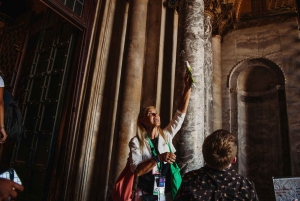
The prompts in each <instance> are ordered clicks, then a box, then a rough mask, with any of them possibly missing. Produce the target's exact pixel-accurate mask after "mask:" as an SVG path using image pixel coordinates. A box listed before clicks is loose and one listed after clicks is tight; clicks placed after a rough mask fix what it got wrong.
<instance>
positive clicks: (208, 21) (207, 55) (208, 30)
mask: <svg viewBox="0 0 300 201" xmlns="http://www.w3.org/2000/svg"><path fill="white" fill-rule="evenodd" d="M211 34H212V15H210V14H208V13H205V16H204V49H205V51H204V89H205V91H204V93H205V96H204V100H205V104H204V107H205V109H204V111H205V121H204V136H205V137H206V136H208V135H209V134H210V133H211V131H212V118H213V105H212V104H213V97H212V96H213V95H212V83H213V65H212V42H211V41H212V37H211Z"/></svg>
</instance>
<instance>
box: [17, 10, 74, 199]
mask: <svg viewBox="0 0 300 201" xmlns="http://www.w3.org/2000/svg"><path fill="white" fill-rule="evenodd" d="M77 34H78V29H77V28H75V27H74V26H73V25H72V24H70V23H68V22H67V21H65V20H64V19H63V18H61V17H60V16H58V15H57V14H56V13H54V12H53V11H50V10H48V11H47V12H46V13H45V15H44V18H43V23H42V26H41V28H40V30H39V31H38V32H37V34H35V35H33V36H32V37H38V38H31V39H32V40H36V48H35V52H34V54H33V55H32V58H33V59H32V63H31V67H30V72H29V77H28V79H27V81H26V83H27V84H26V89H25V93H24V96H23V98H22V99H23V105H22V112H23V116H24V126H25V127H26V129H27V131H26V135H27V137H26V138H25V139H24V140H22V141H21V142H20V143H18V144H17V145H16V147H15V151H14V156H13V161H12V163H13V166H14V167H15V168H16V170H17V171H18V172H19V173H20V177H21V179H22V180H23V183H24V186H25V191H24V193H22V194H21V195H20V197H19V199H20V200H45V198H46V196H47V192H48V188H49V183H50V180H51V178H50V177H51V168H52V164H53V157H54V153H55V150H56V145H57V140H58V139H57V138H58V130H59V125H60V119H61V112H62V110H63V107H64V105H63V103H64V98H65V96H64V94H65V89H66V85H67V83H68V76H69V72H70V70H71V69H70V65H71V64H72V62H73V55H74V52H75V51H74V50H75V49H76V44H77V43H76V38H77Z"/></svg>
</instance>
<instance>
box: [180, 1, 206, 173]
mask: <svg viewBox="0 0 300 201" xmlns="http://www.w3.org/2000/svg"><path fill="white" fill-rule="evenodd" d="M178 26H179V31H178V48H177V51H178V52H177V54H178V55H177V64H176V65H177V66H176V72H175V89H174V109H176V108H177V106H178V103H179V101H180V99H181V96H182V92H183V88H184V82H183V77H184V75H185V71H186V68H185V65H184V62H185V61H188V62H189V63H190V65H191V67H192V68H193V76H194V79H195V81H196V85H197V87H196V88H193V89H192V93H191V98H190V103H189V106H188V110H187V114H186V118H185V120H184V123H183V125H182V128H181V130H180V131H179V132H178V134H177V135H179V136H177V140H178V142H176V148H177V156H178V159H179V160H178V163H179V165H180V167H181V171H182V173H183V174H184V173H186V172H189V171H191V170H194V169H198V168H200V167H201V166H203V156H202V143H203V140H204V118H205V117H204V113H205V112H204V105H205V100H204V92H205V89H204V2H203V0H190V1H187V0H182V1H180V2H179V24H178Z"/></svg>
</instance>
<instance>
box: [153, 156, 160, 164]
mask: <svg viewBox="0 0 300 201" xmlns="http://www.w3.org/2000/svg"><path fill="white" fill-rule="evenodd" d="M154 158H155V161H156V162H157V163H159V162H160V160H159V158H158V155H156V156H154Z"/></svg>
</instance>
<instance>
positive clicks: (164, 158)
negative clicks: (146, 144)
mask: <svg viewBox="0 0 300 201" xmlns="http://www.w3.org/2000/svg"><path fill="white" fill-rule="evenodd" d="M158 159H159V161H160V162H167V163H170V164H172V163H174V162H175V160H176V155H175V154H173V153H170V152H165V153H163V154H159V155H158Z"/></svg>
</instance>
